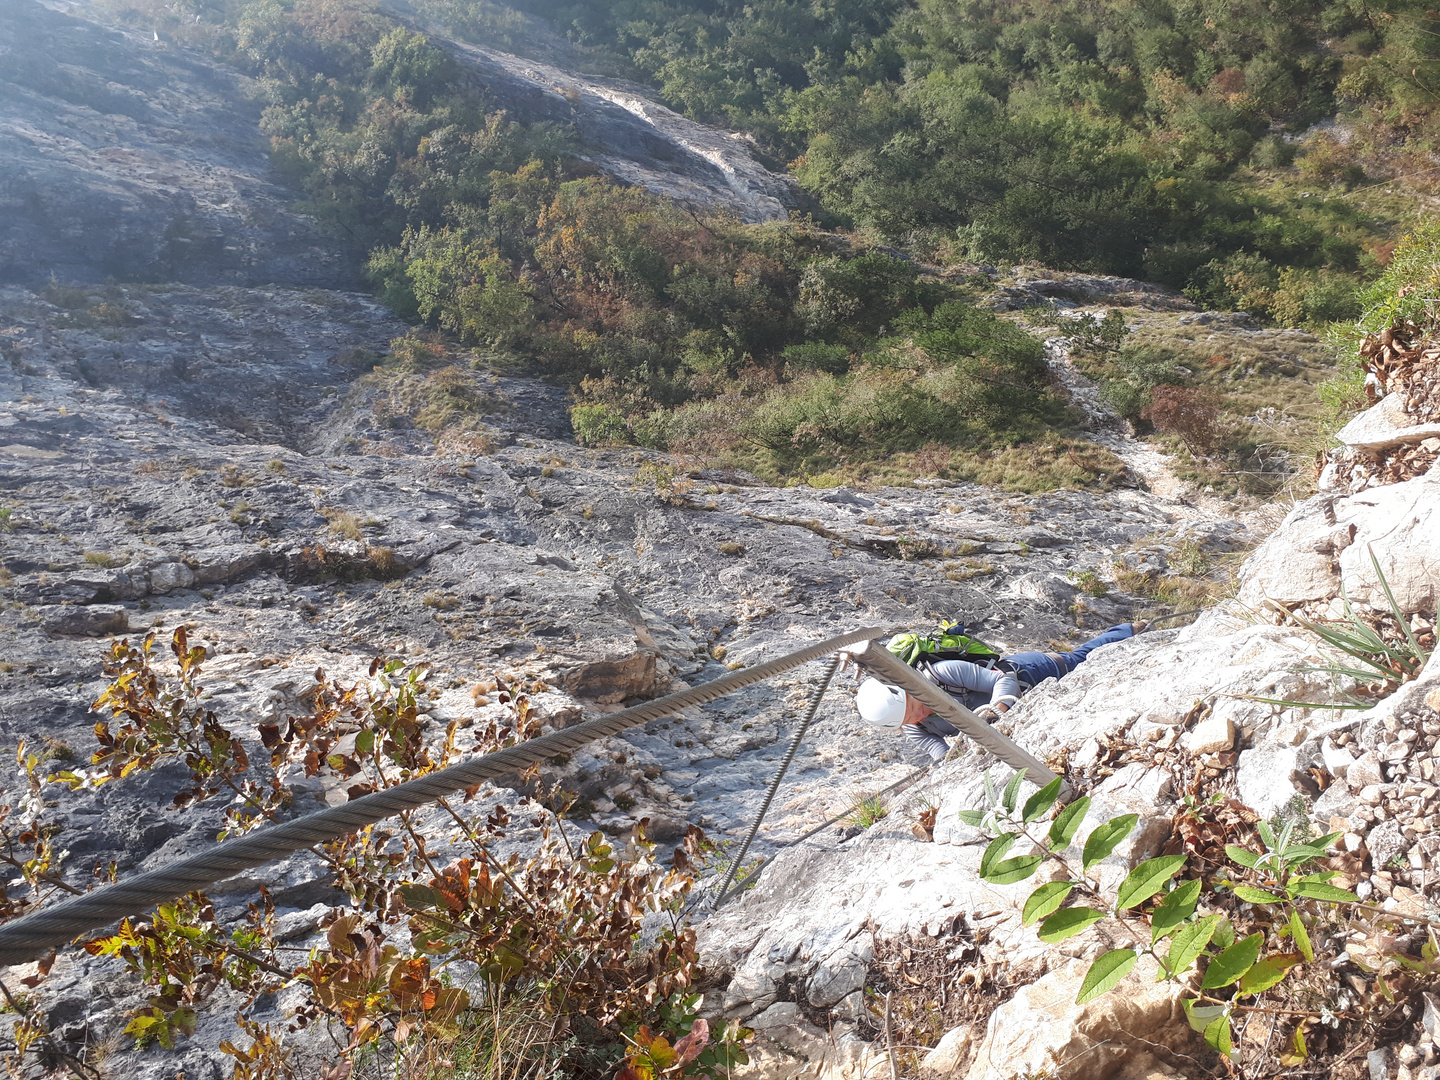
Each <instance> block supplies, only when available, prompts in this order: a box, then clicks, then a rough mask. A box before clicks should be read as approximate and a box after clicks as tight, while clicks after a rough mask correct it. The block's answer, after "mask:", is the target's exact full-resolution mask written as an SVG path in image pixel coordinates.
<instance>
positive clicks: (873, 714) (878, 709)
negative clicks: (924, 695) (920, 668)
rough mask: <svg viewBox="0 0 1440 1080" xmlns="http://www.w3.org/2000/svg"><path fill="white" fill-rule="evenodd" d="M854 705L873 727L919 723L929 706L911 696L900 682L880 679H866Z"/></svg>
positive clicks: (891, 726) (926, 714)
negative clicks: (895, 683) (894, 683)
mask: <svg viewBox="0 0 1440 1080" xmlns="http://www.w3.org/2000/svg"><path fill="white" fill-rule="evenodd" d="M855 708H857V709H858V710H860V718H861V719H862V720H864V721H865V722H866V723H867V724H869V725H870V726H871V727H878V728H893V727H898V726H899V725H900V724H918V723H919V722H920V721H921V720H923V719H925V717H926V716H928V715H929V713H930V710H929V709H928V708H926V707H925V705H924V703H923V702H921V701H920V700H919V699H918V698H912V697H909V696H908V695H907V694H906V693H905V691H904V690H901V689H900V688H899V687H898V686H891V685H890V684H889V683H883V682H881V681H880V680H879V679H866V680H865V681H864V682H862V683H861V684H860V689H859V690H857V691H856V692H855Z"/></svg>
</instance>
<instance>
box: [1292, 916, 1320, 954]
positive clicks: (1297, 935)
mask: <svg viewBox="0 0 1440 1080" xmlns="http://www.w3.org/2000/svg"><path fill="white" fill-rule="evenodd" d="M1288 929H1289V931H1290V937H1291V938H1292V939H1293V940H1294V942H1295V947H1296V948H1297V949H1299V950H1300V955H1301V956H1303V957H1305V959H1306V961H1308V962H1310V963H1314V962H1315V947H1314V946H1313V945H1311V944H1310V932H1309V931H1308V930H1306V929H1305V924H1304V923H1303V922H1301V921H1300V912H1298V911H1296V910H1295V909H1294V908H1291V909H1290V925H1289V927H1288Z"/></svg>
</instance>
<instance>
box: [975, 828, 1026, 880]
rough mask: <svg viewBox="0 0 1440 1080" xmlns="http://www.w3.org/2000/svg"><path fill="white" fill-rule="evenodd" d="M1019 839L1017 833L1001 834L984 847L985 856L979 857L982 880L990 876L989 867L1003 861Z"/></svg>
mask: <svg viewBox="0 0 1440 1080" xmlns="http://www.w3.org/2000/svg"><path fill="white" fill-rule="evenodd" d="M1019 838H1020V834H1019V833H1013V832H1007V833H1001V834H1000V835H999V836H997V837H996V838H995V839H994V840H991V841H990V843H989V844H987V845H986V846H985V854H983V855H981V856H980V876H981V877H982V878H983V877H989V876H990V867H992V866H994V865H995V864H996V863H997V862H999V861H1000V860H1001V859H1003V858H1004V857H1005V853H1006V852H1007V851H1009V850H1010V848H1011V847H1012V846H1013V845H1014V843H1015V841H1016V840H1018V839H1019Z"/></svg>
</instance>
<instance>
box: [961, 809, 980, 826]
mask: <svg viewBox="0 0 1440 1080" xmlns="http://www.w3.org/2000/svg"><path fill="white" fill-rule="evenodd" d="M955 816H956V817H958V818H959V819H960V820H961V821H963V822H964V823H965V824H966V825H969V826H971V827H972V828H976V829H978V828H980V826H981V825H983V824H984V823H985V811H984V810H961V811H960V812H959V813H958V814H956V815H955Z"/></svg>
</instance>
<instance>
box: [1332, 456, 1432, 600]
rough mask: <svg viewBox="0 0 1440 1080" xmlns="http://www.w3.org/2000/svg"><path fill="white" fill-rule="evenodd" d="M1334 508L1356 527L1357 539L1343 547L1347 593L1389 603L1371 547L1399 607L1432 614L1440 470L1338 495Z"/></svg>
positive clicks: (1353, 597)
mask: <svg viewBox="0 0 1440 1080" xmlns="http://www.w3.org/2000/svg"><path fill="white" fill-rule="evenodd" d="M1335 512H1336V516H1337V517H1338V518H1339V520H1340V521H1341V523H1342V524H1348V526H1349V527H1353V528H1354V530H1355V534H1354V535H1355V542H1354V543H1353V544H1351V545H1349V546H1348V547H1346V548H1345V549H1344V550H1342V551H1340V552H1339V564H1340V565H1339V570H1340V580H1341V581H1342V582H1343V583H1344V586H1345V592H1346V595H1348V596H1349V597H1350V599H1351V600H1352V601H1356V602H1359V603H1362V604H1369V605H1370V606H1371V607H1374V608H1378V609H1380V610H1382V611H1383V610H1388V609H1389V600H1388V598H1387V597H1386V595H1385V590H1384V588H1383V587H1382V585H1381V583H1380V580H1379V578H1378V577H1377V576H1376V574H1375V566H1374V564H1373V563H1372V562H1371V560H1370V552H1371V551H1372V550H1373V551H1374V553H1375V558H1376V560H1377V561H1378V562H1379V564H1380V569H1381V571H1382V572H1383V573H1384V575H1385V581H1386V582H1387V583H1388V584H1389V586H1390V591H1391V592H1392V593H1393V594H1394V596H1395V602H1396V603H1397V604H1398V605H1399V607H1400V610H1401V611H1403V612H1405V613H1406V614H1411V613H1414V612H1421V613H1424V614H1426V615H1433V614H1434V613H1435V607H1436V601H1437V599H1440V474H1436V473H1434V472H1430V473H1427V474H1426V475H1424V476H1418V477H1416V478H1415V479H1413V480H1407V481H1405V482H1404V483H1400V484H1391V485H1389V486H1387V487H1377V488H1369V489H1367V490H1365V491H1362V492H1360V493H1359V494H1357V495H1352V496H1351V497H1350V498H1348V499H1345V500H1343V501H1337V503H1336V504H1335ZM1337 594H1338V591H1337Z"/></svg>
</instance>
